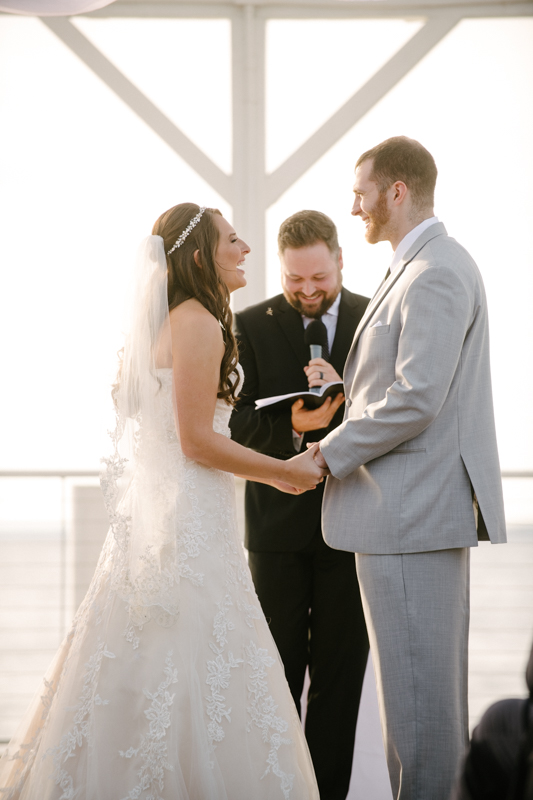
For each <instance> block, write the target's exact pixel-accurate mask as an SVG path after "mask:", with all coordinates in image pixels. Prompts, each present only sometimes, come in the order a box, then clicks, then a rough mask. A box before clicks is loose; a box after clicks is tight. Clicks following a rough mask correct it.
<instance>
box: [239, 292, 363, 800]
mask: <svg viewBox="0 0 533 800" xmlns="http://www.w3.org/2000/svg"><path fill="white" fill-rule="evenodd" d="M367 304H368V298H367V297H362V296H360V295H357V294H353V293H352V292H349V291H348V290H347V289H342V294H341V301H340V305H339V316H338V320H337V328H336V332H335V339H334V342H333V346H332V348H331V356H330V362H331V364H332V365H333V366H334V368H335V370H336V371H337V373H338V374H339V375H342V373H343V369H344V362H345V360H346V356H347V354H348V350H349V349H350V345H351V342H352V339H353V335H354V332H355V329H356V327H357V325H358V323H359V320H360V319H361V317H362V315H363V312H364V310H365V308H366V306H367ZM235 332H236V335H237V338H238V342H239V354H240V362H241V364H242V366H243V368H244V386H243V389H242V391H241V393H240V398H239V401H238V403H237V407H236V409H235V410H234V412H233V414H232V416H231V421H230V427H231V433H232V438H233V439H235V440H236V441H237V442H240V443H241V444H244V445H246V446H248V447H251V448H253V449H254V450H257V451H259V452H261V453H265V454H267V455H270V456H274V457H276V458H282V459H286V458H290V457H291V456H294V455H295V453H296V451H295V448H294V444H293V436H292V424H291V412H290V409H289V410H285V411H281V412H280V411H276V410H275V409H268V408H267V409H261V410H259V411H256V410H255V401H256V400H257V399H259V398H263V397H271V396H273V395H279V394H288V393H290V392H298V391H307V390H308V388H309V387H308V383H307V377H306V375H305V372H304V371H303V368H304V366H306V365H307V364H308V362H309V357H310V356H309V346H308V345H306V344H305V342H304V325H303V321H302V317H301V315H300V314H299V313H298V312H297V311H296V310H295V309H294V308H293V307H292V306H291V305H290V304H289V303H288V302H287V300H286V299H285V297H284V296H283V295H282V294H280V295H277V296H276V297H272V298H270V299H269V300H266V301H265V302H262V303H259V304H258V305H255V306H251V307H249V308H247V309H246V310H245V311H242V312H239V313H236V314H235ZM342 418H343V406H341V408H340V409H339V410H338V411H337V413H336V414H335V416H334V418H333V420H332V422H331V424H330V426H329V427H328V428H327V429H323V430H316V431H310V432H309V433H307V434H305V438H304V441H303V443H302V447H301V451H303V450H305V447H306V442H316V441H319V440H320V439H321V438H323V437H324V436H325V435H326V433H327V432H328V431H329V430H331V429H333V428H334V427H336V426H337V425H339V424H340V423H341V422H342ZM323 490H324V484H320V485H319V486H317V488H316V489H314V490H313V491H310V492H305V493H304V494H302V495H298V496H294V495H289V494H283V493H281V492H279V491H277V490H276V489H274V488H272V487H270V486H266V485H265V484H261V483H255V482H247V484H246V500H245V508H246V534H245V545H246V547H247V549H248V550H249V563H250V569H251V571H252V576H253V579H254V583H255V587H256V590H257V594H258V596H259V600H260V602H261V605H262V607H263V611H264V612H265V616H266V618H267V619H268V620H269V623H270V626H271V630H272V634H273V636H274V639H275V640H276V644H277V646H278V649H279V651H280V655H281V658H282V660H283V663H284V666H285V672H286V675H287V680H288V682H289V686H290V688H291V692H292V694H293V697H294V700H295V702H296V705H297V707H298V710H300V696H301V693H302V688H303V680H304V676H305V668H306V666H307V664H309V672H310V677H311V688H310V692H309V696H308V707H307V717H306V736H307V740H308V743H309V748H310V751H311V755H312V758H313V763H314V766H315V771H316V774H317V780H318V785H319V788H320V796H321V800H344V798H345V797H346V794H347V792H348V787H349V783H350V774H351V766H352V756H353V745H354V737H355V726H356V722H357V713H358V709H359V700H360V696H361V688H362V682H363V677H364V672H365V667H366V661H367V655H368V637H367V633H366V626H365V621H364V617H363V611H362V607H361V598H360V595H359V587H358V584H357V577H356V574H355V563H354V557H353V554H351V553H346V552H342V551H339V550H332V549H331V548H329V547H328V546H327V545H326V544H325V542H324V540H323V538H322V530H321V524H320V514H321V505H322V495H323ZM355 514H356V510H355V509H354V515H355ZM354 524H356V519H355V518H354Z"/></svg>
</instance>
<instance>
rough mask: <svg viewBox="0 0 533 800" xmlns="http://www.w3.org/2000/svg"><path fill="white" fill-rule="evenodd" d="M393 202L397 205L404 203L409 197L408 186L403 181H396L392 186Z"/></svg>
mask: <svg viewBox="0 0 533 800" xmlns="http://www.w3.org/2000/svg"><path fill="white" fill-rule="evenodd" d="M391 188H392V202H393V203H394V204H395V205H399V204H400V203H403V202H404V200H405V198H406V197H407V186H406V185H405V183H404V182H403V181H396V182H395V183H393V184H392V187H391Z"/></svg>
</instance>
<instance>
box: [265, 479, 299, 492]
mask: <svg viewBox="0 0 533 800" xmlns="http://www.w3.org/2000/svg"><path fill="white" fill-rule="evenodd" d="M270 485H271V486H273V487H274V489H278V491H280V492H285V494H303V493H304V492H305V491H306V489H298V488H297V487H296V486H291V485H290V484H289V483H285V482H284V481H276V480H272V481H270Z"/></svg>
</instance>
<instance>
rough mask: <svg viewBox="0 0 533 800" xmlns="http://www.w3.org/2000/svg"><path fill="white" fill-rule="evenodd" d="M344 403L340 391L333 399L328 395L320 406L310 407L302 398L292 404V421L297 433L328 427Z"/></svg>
mask: <svg viewBox="0 0 533 800" xmlns="http://www.w3.org/2000/svg"><path fill="white" fill-rule="evenodd" d="M343 403H344V395H343V394H342V392H339V394H338V395H336V396H335V397H334V398H333V399H332V398H331V397H328V398H327V400H325V401H324V403H322V405H321V406H320V407H319V408H314V409H309V408H306V407H305V406H304V401H303V400H302V399H301V398H300V400H297V401H296V402H295V403H293V404H292V406H291V423H292V427H293V430H295V431H297V433H307V431H319V430H320V429H321V428H327V427H328V425H329V423H330V422H331V420H332V419H333V417H334V416H335V412H336V411H337V409H338V408H339V407H340V406H341V405H342V404H343Z"/></svg>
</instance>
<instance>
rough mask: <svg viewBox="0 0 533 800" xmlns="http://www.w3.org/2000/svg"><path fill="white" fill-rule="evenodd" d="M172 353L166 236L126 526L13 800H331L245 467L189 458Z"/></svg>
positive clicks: (130, 400) (4, 786) (158, 253)
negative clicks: (257, 555) (258, 553)
mask: <svg viewBox="0 0 533 800" xmlns="http://www.w3.org/2000/svg"><path fill="white" fill-rule="evenodd" d="M171 363H172V361H171V352H170V322H169V314H168V305H167V265H166V257H165V253H164V247H163V240H162V239H161V238H160V237H158V236H150V237H148V238H147V239H146V240H145V241H144V242H143V243H142V245H141V248H140V251H139V262H138V268H137V277H136V288H135V291H134V297H133V304H132V311H131V320H130V327H129V334H128V336H127V338H126V342H125V346H124V352H123V356H122V366H121V370H120V373H119V377H118V379H117V384H116V386H115V388H114V392H113V394H114V401H115V406H116V412H117V425H116V429H115V431H113V432H112V441H113V445H114V452H113V453H112V455H111V456H110V457H109V458H107V459H105V460H104V469H103V474H102V488H103V492H104V496H105V501H106V505H107V507H108V511H109V516H110V529H109V532H108V535H107V538H106V541H105V544H104V547H103V550H102V553H101V556H100V559H99V562H98V566H97V569H96V572H95V575H94V577H93V580H92V582H91V585H90V587H89V590H88V593H87V595H86V597H85V599H84V600H83V602H82V604H81V606H80V608H79V610H78V612H77V614H76V616H75V619H74V621H73V624H72V628H71V630H70V631H69V633H68V634H67V636H66V638H65V640H64V642H63V643H62V645H61V647H60V649H59V651H58V653H57V655H56V657H55V659H54V661H53V662H52V664H51V666H50V668H49V670H48V672H47V674H46V676H45V678H44V680H43V683H42V685H41V687H40V689H39V691H38V692H37V694H36V696H35V698H34V700H33V702H32V704H31V706H30V708H29V709H28V711H27V713H26V715H25V717H24V719H23V720H22V722H21V725H20V727H19V729H18V731H17V733H16V734H15V736H14V737H13V739H12V741H11V742H10V745H9V747H8V750H7V752H6V753H5V755H4V757H3V758H2V760H1V761H0V797H1V798H3V799H4V800H250V798H253V799H254V800H278V799H279V800H318V798H319V795H318V789H317V785H316V780H315V776H314V771H313V766H312V763H311V759H310V756H309V751H308V749H307V744H306V741H305V737H304V734H303V731H302V727H301V723H300V720H299V717H298V715H297V712H296V709H295V706H294V703H293V701H292V697H291V695H290V692H289V688H288V685H287V682H286V680H285V675H284V671H283V666H282V664H281V662H280V659H279V654H278V652H277V650H276V647H275V644H274V641H273V639H272V636H271V634H270V631H269V628H268V624H267V622H266V620H265V617H264V615H263V613H262V610H261V608H260V605H259V602H258V600H257V596H256V594H255V591H254V587H253V583H252V580H251V576H250V572H249V569H248V565H247V563H246V558H245V555H244V550H243V547H242V543H241V541H240V537H239V534H238V530H237V520H236V508H235V491H234V479H233V475H232V474H230V473H228V472H223V471H220V470H216V469H213V468H209V467H206V466H203V465H201V464H199V463H197V462H195V461H192V460H191V459H189V458H187V457H186V456H185V455H184V453H183V451H182V449H181V445H180V438H179V426H178V425H177V424H176V420H177V416H176V403H175V399H174V388H173V387H174V381H173V372H172V368H171V367H170V366H169V364H171ZM236 369H237V371H238V372H239V375H240V383H241V385H242V370H241V369H240V366H239V365H237V367H236ZM230 415H231V406H229V405H228V404H227V403H226V402H225V401H224V400H221V399H218V400H217V402H216V408H215V415H214V419H213V429H214V431H215V432H216V433H217V434H220V435H222V436H228V437H229V436H230V431H229V418H230Z"/></svg>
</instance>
